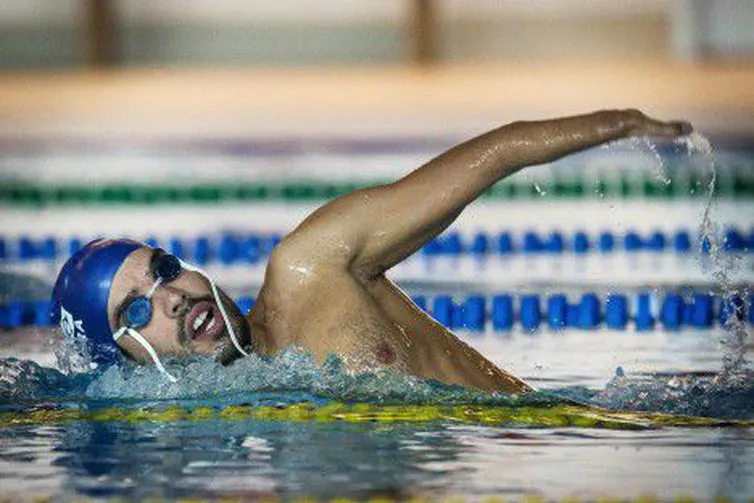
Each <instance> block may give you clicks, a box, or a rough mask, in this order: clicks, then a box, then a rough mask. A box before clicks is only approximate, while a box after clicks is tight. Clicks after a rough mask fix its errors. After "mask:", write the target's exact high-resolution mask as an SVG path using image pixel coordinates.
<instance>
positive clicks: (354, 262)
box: [110, 110, 691, 393]
mask: <svg viewBox="0 0 754 503" xmlns="http://www.w3.org/2000/svg"><path fill="white" fill-rule="evenodd" d="M690 132H691V127H690V125H688V124H687V123H682V122H660V121H656V120H653V119H650V118H648V117H646V116H645V115H643V114H642V113H640V112H638V111H635V110H627V111H603V112H596V113H593V114H588V115H582V116H575V117H569V118H565V119H555V120H550V121H541V122H516V123H512V124H509V125H507V126H503V127H501V128H498V129H495V130H493V131H490V132H489V133H486V134H484V135H481V136H479V137H477V138H474V139H472V140H470V141H468V142H466V143H463V144H461V145H459V146H457V147H454V148H453V149H451V150H449V151H447V152H445V153H444V154H442V155H440V156H439V157H437V158H435V159H433V160H432V161H430V162H429V163H427V164H426V165H424V166H422V167H420V168H419V169H417V170H415V171H414V172H412V173H411V174H409V175H407V176H406V177H404V178H402V179H400V180H398V181H396V182H394V183H392V184H388V185H384V186H378V187H374V188H370V189H365V190H359V191H356V192H353V193H351V194H348V195H346V196H344V197H341V198H339V199H336V200H334V201H332V202H330V203H328V204H326V205H324V206H323V207H321V208H319V209H318V210H317V211H315V212H314V213H313V214H311V215H310V216H309V217H308V218H307V219H306V220H305V221H304V222H303V223H301V225H299V227H298V228H297V229H295V230H294V231H293V232H292V233H290V234H289V235H288V236H286V237H285V239H283V241H282V242H281V243H280V244H279V245H278V246H277V247H276V248H275V250H274V251H273V253H272V256H271V257H270V260H269V262H268V265H267V270H266V274H265V281H264V284H263V286H262V288H261V290H260V292H259V295H258V298H257V303H256V305H255V306H254V308H253V309H252V311H251V312H250V313H249V316H248V325H249V326H250V327H251V333H252V334H253V341H254V348H253V349H254V351H256V352H258V353H259V354H263V355H272V354H275V353H277V352H279V351H280V350H282V349H284V348H286V347H288V346H290V345H292V344H296V345H298V346H301V347H303V348H305V349H306V350H308V351H309V352H311V354H312V355H313V356H314V358H315V360H316V361H317V362H318V363H322V362H323V361H324V359H325V358H327V356H329V355H330V354H332V353H336V354H338V355H339V356H341V357H342V358H343V360H344V361H345V363H346V364H347V367H348V368H349V369H351V370H353V371H370V370H376V369H380V368H388V369H392V370H394V371H396V372H400V373H408V374H412V375H416V376H418V377H422V378H431V379H437V380H440V381H443V382H447V383H453V384H460V385H464V386H470V387H475V388H480V389H484V390H488V391H505V392H513V393H518V392H525V391H529V390H531V389H532V388H531V386H529V385H528V384H526V383H525V382H523V381H522V380H520V379H518V378H517V377H515V376H513V375H511V374H509V373H507V372H505V371H503V370H501V369H499V368H498V367H496V366H495V365H494V364H493V363H491V362H490V361H488V360H487V359H486V358H484V357H483V356H482V355H481V354H479V353H478V352H477V351H475V350H474V349H472V348H470V347H469V346H467V345H466V344H464V343H463V342H462V341H460V340H459V339H458V338H457V337H456V336H455V335H454V334H452V333H451V332H449V331H448V330H446V329H445V328H443V327H442V326H441V325H439V324H438V323H436V322H435V321H434V320H432V319H431V318H430V317H429V316H427V315H426V314H425V313H424V312H423V311H421V310H420V309H418V308H417V307H416V306H415V305H414V304H413V303H412V302H411V301H410V300H409V299H408V297H407V296H406V295H405V294H404V293H403V292H401V291H400V289H399V288H397V287H396V286H395V285H394V284H393V283H392V282H391V281H390V280H389V279H388V278H387V277H386V276H385V273H386V271H388V270H389V269H390V268H391V267H392V266H394V265H395V264H397V263H399V262H400V261H402V260H403V259H404V258H406V257H408V256H409V255H411V254H412V253H414V252H415V251H416V250H418V249H419V248H421V246H422V245H424V243H426V242H427V241H429V240H431V239H432V238H434V237H435V236H437V235H438V234H440V233H441V232H442V231H443V230H444V229H445V228H447V227H448V226H449V225H450V224H451V223H452V222H453V221H454V220H455V218H456V217H457V216H458V215H459V214H460V213H461V211H463V209H464V208H465V207H466V206H467V205H468V204H469V203H471V202H472V201H473V200H474V199H476V198H477V197H478V196H479V195H480V194H481V193H482V192H483V191H484V190H485V189H487V188H488V187H489V186H491V185H492V184H494V183H496V182H497V181H499V180H501V179H502V178H504V177H506V176H509V175H511V174H513V173H515V172H517V171H518V170H520V169H522V168H523V167H526V166H530V165H536V164H543V163H547V162H551V161H554V160H556V159H558V158H560V157H562V156H565V155H568V154H570V153H574V152H578V151H580V150H583V149H586V148H589V147H593V146H596V145H600V144H602V143H605V142H609V141H612V140H617V139H621V138H626V137H630V136H654V137H661V138H675V137H678V136H681V135H685V134H688V133H690ZM504 217H505V216H504V215H501V218H504ZM148 254H149V251H148V249H142V250H137V251H135V252H134V253H133V254H132V256H129V257H128V259H127V260H126V262H125V263H124V264H123V266H122V267H121V270H119V272H118V274H117V275H116V279H115V282H114V284H113V290H112V291H111V296H110V301H111V302H110V304H111V306H110V309H112V310H114V308H115V306H116V305H117V303H118V302H120V301H121V300H122V298H123V297H124V296H125V295H127V294H128V292H129V289H133V288H136V289H137V290H139V289H141V290H139V291H140V292H141V293H145V292H146V291H148V289H149V288H150V287H151V285H152V281H151V279H145V278H144V271H145V269H147V265H148V264H147V262H148V259H147V257H146V256H147V255H148ZM134 255H135V256H136V257H134ZM133 285H136V286H133ZM208 294H209V285H208V284H207V283H206V281H204V279H203V278H201V276H199V275H198V274H196V273H189V272H186V271H184V272H183V274H182V275H181V276H180V277H179V278H178V279H177V280H176V281H174V282H173V283H170V284H169V285H166V286H165V287H162V286H160V287H159V288H157V291H156V293H155V303H156V305H157V306H159V309H156V310H155V311H156V314H155V316H154V318H153V320H152V322H151V323H150V325H149V326H147V327H145V328H144V329H142V330H140V331H141V332H142V335H144V336H145V337H146V338H147V340H149V341H150V342H152V343H153V344H154V346H155V349H156V350H157V351H158V353H172V354H187V353H192V352H194V353H203V354H211V353H213V352H215V351H216V350H217V347H218V345H219V346H220V347H221V348H224V354H225V360H226V361H227V360H229V359H232V358H233V357H235V356H238V354H237V353H235V354H233V351H234V350H233V349H232V348H230V349H228V342H227V340H226V339H227V336H226V335H225V334H224V333H223V335H222V336H221V337H219V338H217V340H213V341H208V340H205V339H201V340H196V339H193V338H192V337H191V336H190V335H191V334H189V337H185V336H182V335H181V330H180V327H181V326H182V325H181V323H184V326H185V324H186V323H185V318H184V319H183V322H182V321H181V319H182V318H181V314H180V313H182V312H183V311H182V309H183V310H185V309H187V308H188V307H189V305H191V303H192V302H194V301H195V300H194V299H199V298H206V296H207V295H208ZM182 296H183V297H182ZM182 298H183V300H181V299H182ZM181 302H184V307H183V308H181V307H180V306H181ZM157 311H159V312H157ZM112 312H113V311H111V315H112ZM183 313H184V315H185V312H183ZM233 317H234V320H235V321H234V324H235V323H237V322H238V323H242V322H243V320H242V319H241V318H240V313H237V310H236V314H234V315H233ZM113 323H115V321H113ZM152 324H154V326H151V325H152ZM189 332H190V330H189ZM153 338H154V339H153ZM126 339H129V340H128V341H123V343H122V347H123V348H124V349H125V350H126V352H127V353H129V354H131V355H134V356H135V357H136V358H137V359H140V360H143V361H147V360H146V359H145V356H146V354H145V352H144V351H143V350H141V349H140V346H139V345H138V344H137V343H135V342H134V341H132V340H130V338H126Z"/></svg>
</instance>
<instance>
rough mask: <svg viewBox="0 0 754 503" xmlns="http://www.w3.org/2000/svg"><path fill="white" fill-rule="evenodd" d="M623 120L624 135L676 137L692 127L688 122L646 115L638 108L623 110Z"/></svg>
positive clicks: (686, 133)
mask: <svg viewBox="0 0 754 503" xmlns="http://www.w3.org/2000/svg"><path fill="white" fill-rule="evenodd" d="M621 113H622V114H623V121H624V124H625V127H626V136H655V137H660V138H677V137H679V136H685V135H688V134H690V133H691V132H692V131H693V130H694V128H693V127H692V126H691V124H689V123H688V122H683V121H671V122H663V121H658V120H655V119H652V118H651V117H647V116H646V115H644V114H643V113H642V112H640V111H639V110H625V111H623V112H621Z"/></svg>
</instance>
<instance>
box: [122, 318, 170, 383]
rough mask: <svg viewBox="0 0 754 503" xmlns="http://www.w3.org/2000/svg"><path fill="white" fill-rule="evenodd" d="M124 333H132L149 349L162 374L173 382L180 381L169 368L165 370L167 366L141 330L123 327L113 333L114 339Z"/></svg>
mask: <svg viewBox="0 0 754 503" xmlns="http://www.w3.org/2000/svg"><path fill="white" fill-rule="evenodd" d="M124 334H128V335H130V336H131V337H133V339H134V340H135V341H136V342H138V343H139V344H141V347H143V348H144V349H145V350H146V351H147V353H149V356H150V357H151V358H152V361H153V362H154V364H155V366H156V367H157V370H159V371H160V372H162V374H164V375H165V377H167V378H168V380H169V381H170V382H172V383H176V382H178V379H176V378H175V377H174V376H173V375H171V374H170V372H168V371H167V370H165V367H164V366H163V365H162V362H161V361H160V358H159V357H158V356H157V352H155V350H154V348H153V347H152V345H151V344H149V343H148V342H147V340H146V339H145V338H144V337H142V335H141V334H140V333H139V332H137V331H136V330H134V329H133V328H130V327H122V328H121V329H119V330H118V331H117V332H115V334H113V339H115V340H116V341H117V340H118V339H120V338H121V336H123V335H124Z"/></svg>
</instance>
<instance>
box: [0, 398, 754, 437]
mask: <svg viewBox="0 0 754 503" xmlns="http://www.w3.org/2000/svg"><path fill="white" fill-rule="evenodd" d="M208 420H225V421H246V420H258V421H296V422H302V421H303V422H324V423H327V422H336V421H341V422H348V423H426V422H431V421H443V422H456V423H473V424H482V425H491V426H535V427H548V428H565V427H577V428H600V429H611V430H646V429H656V428H661V427H685V428H699V427H702V428H709V427H746V428H751V427H754V421H751V420H736V421H732V420H731V421H727V420H720V419H715V418H705V417H692V416H676V415H669V414H657V413H648V412H625V411H620V412H616V411H608V410H604V409H598V408H592V407H581V406H573V405H558V406H553V407H533V406H518V407H515V406H480V405H449V406H443V405H372V404H363V403H362V404H345V403H331V404H327V405H322V406H317V405H315V404H313V403H309V402H306V403H299V404H293V405H286V406H248V405H231V406H226V407H223V408H220V409H216V408H210V407H196V408H187V407H177V406H176V407H168V408H162V409H155V408H133V409H129V408H121V407H111V408H103V409H95V410H84V409H50V410H33V411H24V412H2V413H0V427H2V428H9V427H16V426H31V425H40V424H56V423H65V422H80V421H87V422H109V421H122V422H128V423H164V422H180V421H208Z"/></svg>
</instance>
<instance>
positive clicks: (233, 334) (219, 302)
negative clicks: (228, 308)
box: [179, 259, 249, 356]
mask: <svg viewBox="0 0 754 503" xmlns="http://www.w3.org/2000/svg"><path fill="white" fill-rule="evenodd" d="M179 260H180V259H179ZM180 262H181V266H183V268H184V269H187V270H189V271H194V272H197V273H199V274H201V275H202V276H203V277H204V279H206V280H207V281H208V282H209V286H210V288H212V295H213V296H214V297H215V302H216V303H217V307H219V308H220V313H221V314H222V315H223V320H224V321H225V326H226V327H228V332H230V340H231V341H233V345H234V346H235V347H236V349H237V350H238V351H239V352H240V353H241V354H242V355H244V356H249V353H247V352H246V351H244V349H243V348H242V347H241V344H239V342H238V339H237V338H236V332H235V331H234V330H233V325H232V324H231V323H230V319H229V318H228V313H226V312H225V307H224V306H223V302H222V299H220V294H219V293H217V287H216V286H215V282H214V281H212V278H210V277H209V275H208V274H207V273H206V272H204V271H202V270H201V269H199V268H198V267H194V266H192V265H189V264H187V263H185V262H184V261H183V260H180Z"/></svg>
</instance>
